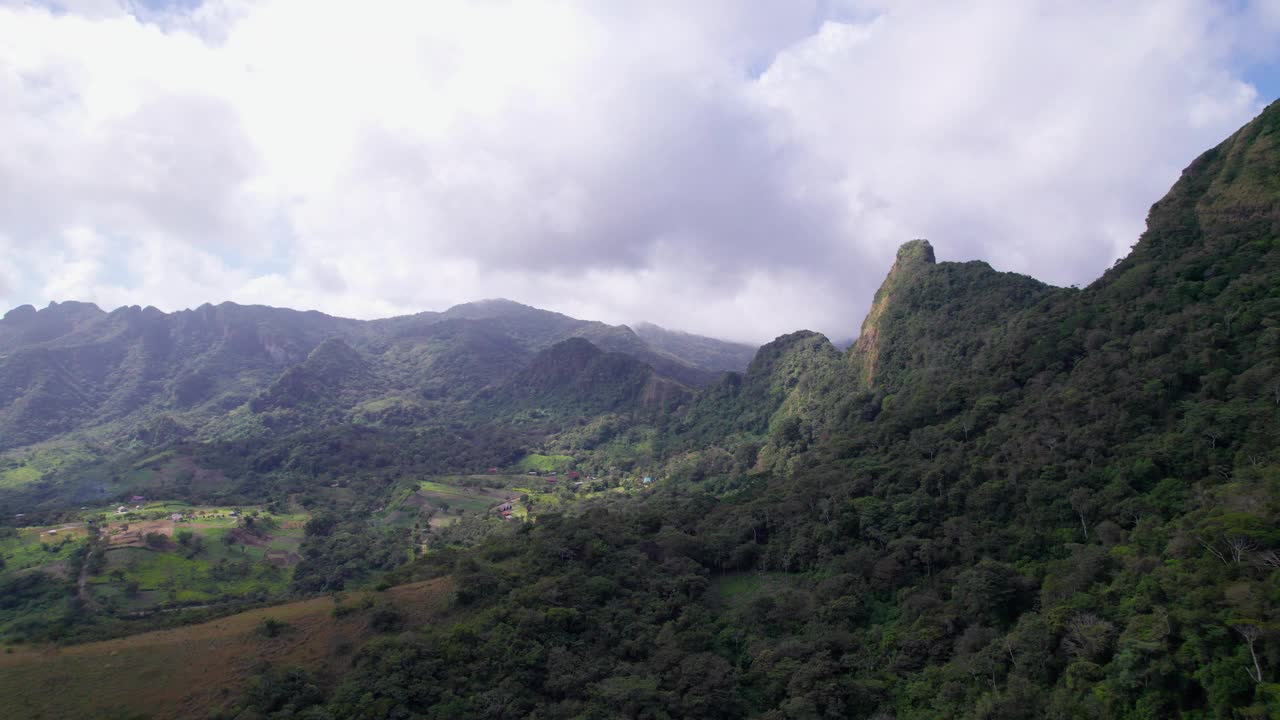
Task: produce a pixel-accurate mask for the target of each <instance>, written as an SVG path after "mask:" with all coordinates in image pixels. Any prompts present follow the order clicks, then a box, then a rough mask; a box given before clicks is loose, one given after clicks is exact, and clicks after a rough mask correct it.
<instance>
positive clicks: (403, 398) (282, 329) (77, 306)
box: [0, 300, 754, 450]
mask: <svg viewBox="0 0 1280 720" xmlns="http://www.w3.org/2000/svg"><path fill="white" fill-rule="evenodd" d="M639 327H640V330H639V331H638V332H637V331H635V330H632V329H631V328H629V327H627V326H625V325H616V326H614V325H606V324H604V323H600V322H591V321H584V320H577V319H574V318H571V317H568V316H566V315H562V314H559V313H553V312H549V311H545V310H539V309H537V308H532V307H528V306H525V305H521V304H518V303H514V302H511V301H507V300H485V301H480V302H475V303H468V304H464V305H458V306H455V307H453V308H450V309H449V310H446V311H444V312H440V313H436V312H424V313H419V314H417V315H410V316H404V317H396V318H389V319H385V320H373V321H357V320H349V319H345V318H338V317H332V316H329V315H324V314H321V313H318V312H299V311H294V310H287V309H279V308H271V307H263V306H242V305H236V304H234V303H222V304H221V305H217V306H214V305H203V306H201V307H199V308H196V309H194V310H186V311H181V312H175V313H164V312H161V311H159V310H156V309H155V308H151V307H148V308H139V307H136V306H134V307H122V308H118V309H116V310H114V311H111V312H104V311H102V310H100V309H99V308H98V307H97V306H95V305H92V304H89V303H81V302H63V303H52V304H50V305H49V306H48V307H46V308H43V309H41V310H36V309H35V308H33V307H31V306H29V305H28V306H22V307H19V308H15V309H13V310H11V311H9V312H8V313H6V314H5V316H4V318H3V319H0V450H2V449H6V448H14V447H19V446H23V445H29V444H32V443H37V442H41V441H45V440H48V439H50V438H54V437H57V436H59V435H62V434H65V433H69V432H73V431H85V430H92V429H95V428H98V429H102V428H104V427H106V426H111V428H110V429H112V430H119V429H122V428H126V427H132V426H137V425H139V424H142V423H145V422H146V421H148V420H150V419H153V418H155V417H156V416H159V415H168V416H169V417H171V418H172V419H174V420H175V421H176V422H177V423H179V424H181V425H186V426H189V427H190V428H191V429H192V430H197V429H199V428H200V427H203V425H204V424H205V423H206V422H207V421H208V419H209V418H212V417H216V416H218V415H220V414H223V413H226V412H229V411H231V410H234V409H235V408H237V407H240V406H248V407H250V408H252V410H253V411H254V412H264V411H269V410H284V409H293V408H299V407H303V406H306V405H307V404H308V403H312V404H314V402H315V401H316V400H317V399H320V398H321V397H323V398H324V400H325V402H326V403H327V404H331V401H332V400H333V399H334V398H335V396H336V397H340V398H341V399H342V401H343V402H344V403H346V406H345V408H344V409H346V410H351V409H353V408H355V407H356V406H359V405H361V404H363V403H377V402H380V401H381V402H382V403H383V404H387V403H388V402H392V401H394V403H395V404H396V406H397V407H403V406H405V405H406V404H407V405H410V406H414V407H418V408H425V407H430V406H433V405H436V406H438V405H442V404H443V405H449V404H457V403H465V402H466V401H468V400H470V399H472V398H474V397H475V396H476V395H477V394H478V393H481V392H482V391H483V392H489V393H498V394H504V393H505V394H506V395H509V396H511V397H513V398H514V397H517V396H520V395H521V393H513V392H512V391H510V390H508V389H504V385H507V384H510V383H513V382H519V383H521V387H522V392H527V391H528V387H527V386H526V385H525V383H527V381H528V377H527V376H528V375H529V374H530V373H531V372H532V373H535V374H536V370H534V369H533V367H531V366H536V365H538V364H539V363H542V364H545V363H546V362H547V360H546V359H540V354H542V353H553V354H555V356H556V357H569V356H572V355H574V350H575V349H577V350H578V351H579V352H581V349H582V344H573V343H569V345H568V346H567V347H563V348H557V347H556V346H557V345H559V344H562V343H566V341H569V340H571V339H581V340H584V341H586V342H588V343H589V344H590V345H591V347H592V348H595V349H598V350H600V351H603V352H605V353H608V355H607V356H606V357H608V358H611V359H612V360H611V363H610V367H611V370H610V372H616V373H620V374H622V375H631V376H634V377H636V378H643V379H642V380H641V381H640V385H645V384H650V383H651V384H652V387H651V388H649V389H648V390H647V391H645V390H644V388H641V387H637V388H635V389H634V392H636V393H643V392H647V393H648V395H649V396H650V397H653V396H654V395H655V394H656V395H661V396H663V397H666V398H669V399H671V400H674V399H677V398H679V397H681V396H683V395H687V394H688V393H689V392H690V391H691V390H693V389H695V388H698V387H702V386H704V385H707V384H709V383H710V382H712V381H714V379H715V378H716V377H717V376H718V375H719V374H720V373H722V372H724V371H732V370H743V369H745V367H746V365H747V363H748V362H749V361H750V358H751V355H752V354H753V353H754V348H751V347H749V346H746V345H742V344H738V343H730V342H725V341H720V340H714V339H711V338H705V337H700V336H696V335H690V334H686V333H678V332H673V331H669V330H664V329H662V328H659V327H657V326H655V325H648V324H645V325H640V326H639ZM579 369H580V370H582V371H588V368H586V367H581V368H579ZM521 371H525V372H524V375H525V376H526V377H518V376H520V374H521ZM600 371H601V367H599V364H598V363H597V366H593V368H592V369H590V372H596V373H599V372H600ZM650 378H651V380H650ZM564 381H565V382H570V380H569V379H567V378H566V379H564ZM655 388H657V389H655ZM622 400H623V399H622V398H619V399H618V402H622Z"/></svg>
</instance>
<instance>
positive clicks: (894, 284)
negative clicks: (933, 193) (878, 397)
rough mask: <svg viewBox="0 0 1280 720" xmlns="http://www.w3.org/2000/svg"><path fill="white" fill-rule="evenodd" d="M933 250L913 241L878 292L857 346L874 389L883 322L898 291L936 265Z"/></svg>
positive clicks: (865, 377) (900, 250)
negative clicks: (926, 269)
mask: <svg viewBox="0 0 1280 720" xmlns="http://www.w3.org/2000/svg"><path fill="white" fill-rule="evenodd" d="M936 262H937V261H936V260H935V259H934V256H933V246H932V245H930V244H929V241H928V240H912V241H910V242H906V243H903V244H902V247H900V248H898V257H897V259H896V260H895V261H894V263H893V267H892V268H890V269H889V274H888V276H886V277H885V279H884V283H883V284H881V285H880V289H879V290H877V291H876V295H875V299H874V300H873V301H872V303H871V310H870V311H869V312H868V313H867V317H866V319H864V320H863V321H862V333H861V334H860V335H859V336H858V339H857V341H855V342H854V344H853V354H854V356H855V357H858V358H861V362H860V366H861V371H862V381H863V383H864V384H866V385H871V383H872V380H874V378H875V372H876V360H877V359H878V356H879V340H880V320H881V318H882V317H883V316H884V314H885V310H886V309H887V308H888V307H889V303H890V302H892V301H893V297H894V294H895V291H896V290H898V289H900V288H901V286H902V285H904V284H906V283H907V282H909V281H910V279H911V278H912V277H913V276H915V275H917V274H918V273H920V272H922V271H923V268H925V267H926V266H930V265H933V264H935V263H936Z"/></svg>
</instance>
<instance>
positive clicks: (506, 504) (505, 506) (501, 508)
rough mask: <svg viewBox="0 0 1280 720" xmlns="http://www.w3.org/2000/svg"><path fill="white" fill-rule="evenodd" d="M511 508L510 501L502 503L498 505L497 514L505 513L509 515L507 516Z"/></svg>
mask: <svg viewBox="0 0 1280 720" xmlns="http://www.w3.org/2000/svg"><path fill="white" fill-rule="evenodd" d="M511 507H512V505H511V501H510V500H508V501H507V502H504V503H502V504H501V505H499V506H498V512H500V513H507V514H508V515H509V514H510V512H509V511H510V510H511Z"/></svg>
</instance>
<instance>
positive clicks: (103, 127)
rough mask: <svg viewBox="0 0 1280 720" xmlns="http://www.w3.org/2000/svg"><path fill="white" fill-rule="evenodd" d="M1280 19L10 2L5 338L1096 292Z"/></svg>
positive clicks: (4, 98) (1092, 4)
mask: <svg viewBox="0 0 1280 720" xmlns="http://www.w3.org/2000/svg"><path fill="white" fill-rule="evenodd" d="M1277 94H1280V0H1223V1H1221V2H1209V1H1207V0H1204V1H1201V0H1126V1H1125V2H1112V1H1110V0H1073V1H1071V2H1062V1H1046V2H1031V1H1030V0H975V1H974V2H963V3H962V2H952V1H950V0H948V1H946V2H941V1H940V2H927V1H924V0H920V1H915V2H905V1H904V2H888V1H887V0H861V1H859V0H849V1H848V2H841V1H840V0H825V1H824V0H813V1H812V2H805V1H801V0H779V1H778V2H763V1H761V0H751V2H730V1H728V0H700V1H699V2H686V1H685V0H673V1H671V2H664V1H661V0H659V1H655V2H644V3H631V2H627V3H622V2H598V1H591V2H572V1H566V2H545V3H534V2H505V1H503V0H469V1H467V2H450V1H448V0H432V2H416V1H413V2H411V1H408V0H404V1H401V2H392V1H385V2H383V1H378V0H361V2H344V3H340V2H325V1H322V0H262V1H260V2H259V1H255V0H208V1H206V2H196V1H194V0H177V1H175V2H154V1H153V2H136V1H124V0H66V1H64V2H51V3H36V2H23V1H18V2H13V1H11V0H0V137H3V138H4V141H3V143H2V144H0V306H5V307H9V306H14V305H18V304H22V303H32V304H36V305H44V304H47V303H48V302H49V301H50V300H68V299H81V300H91V301H94V302H97V303H99V304H100V305H102V306H104V307H108V308H110V307H116V306H119V305H124V304H138V305H148V304H150V305H156V306H158V307H160V308H162V309H165V310H174V309H180V308H184V307H193V306H196V305H199V304H201V303H203V302H206V301H213V302H219V301H222V300H234V301H236V302H241V303H265V304H271V305H283V306H290V307H296V308H307V309H319V310H322V311H325V312H329V313H333V314H338V315H345V316H353V317H366V318H367V317H380V316H387V315H395V314H403V313H410V312H416V311H419V310H425V309H443V308H445V307H447V306H449V305H451V304H454V303H457V302H462V301H467V300H472V299H478V298H484V297H508V298H512V299H515V300H520V301H523V302H527V303H530V304H533V305H538V306H541V307H546V308H551V309H555V310H560V311H562V312H567V313H569V314H572V315H575V316H578V317H585V318H592V319H601V320H606V321H611V322H628V321H633V320H640V319H647V320H651V321H654V322H657V323H659V324H662V325H666V326H669V327H675V328H681V329H685V330H690V331H695V332H701V333H706V334H711V335H716V336H721V337H729V338H734V339H742V340H750V341H763V340H768V339H770V338H772V337H774V336H775V335H777V334H779V333H782V332H786V331H790V330H793V329H797V328H801V327H807V328H812V329H817V330H821V331H823V332H826V333H827V334H829V335H831V336H832V337H836V338H842V337H850V336H853V335H855V334H856V332H857V328H858V325H859V324H860V322H861V319H862V316H863V314H864V313H865V311H866V308H867V305H868V304H869V301H870V298H871V295H872V293H873V292H874V291H875V288H876V287H877V286H878V285H879V282H880V280H881V278H882V277H883V275H884V273H885V271H886V270H887V269H888V267H889V265H890V263H891V262H892V258H893V254H894V251H895V249H896V248H897V246H898V245H899V244H900V243H901V242H903V241H905V240H909V239H911V238H915V237H927V238H929V239H930V240H931V241H932V242H933V244H934V247H935V248H936V249H937V252H938V255H939V258H940V259H943V260H970V259H981V260H986V261H987V262H989V263H991V264H992V265H993V266H995V267H996V268H998V269H1002V270H1013V271H1017V272H1024V273H1028V274H1031V275H1034V276H1036V277H1038V278H1040V279H1042V280H1045V281H1047V282H1051V283H1055V284H1060V285H1066V284H1072V283H1081V284H1083V283H1088V282H1090V281H1091V280H1093V279H1094V278H1096V277H1097V276H1098V275H1099V274H1100V273H1101V272H1102V271H1103V270H1104V269H1105V268H1107V267H1108V266H1110V265H1111V263H1112V262H1113V261H1114V260H1115V259H1116V258H1117V257H1119V256H1120V255H1122V254H1123V253H1124V252H1126V251H1127V249H1128V248H1129V246H1131V245H1132V244H1133V242H1134V241H1135V240H1136V239H1137V237H1138V235H1139V233H1140V232H1141V230H1142V225H1143V219H1144V217H1145V215H1146V211H1147V208H1148V207H1149V206H1150V204H1151V203H1152V202H1154V201H1155V200H1156V199H1158V198H1159V197H1160V196H1161V195H1162V194H1163V193H1164V191H1165V190H1166V189H1167V188H1168V186H1169V185H1170V184H1171V183H1172V182H1173V180H1174V179H1175V178H1176V177H1177V175H1178V172H1179V171H1180V170H1181V169H1182V168H1183V167H1185V166H1186V165H1187V164H1188V163H1189V161H1190V160H1191V159H1192V158H1193V157H1195V156H1196V155H1197V154H1199V153H1200V152H1201V151H1203V150H1205V149H1207V148H1208V147H1210V146H1212V145H1214V144H1216V143H1218V142H1219V141H1221V140H1222V139H1223V138H1224V137H1226V136H1227V135H1228V134H1230V133H1231V132H1232V131H1233V130H1235V129H1236V128H1237V127H1238V126H1240V125H1241V124H1243V123H1244V122H1246V121H1247V120H1248V119H1249V118H1250V117H1252V116H1253V115H1255V114H1256V113H1257V112H1258V111H1259V110H1260V109H1261V108H1262V107H1263V106H1264V105H1265V104H1266V103H1268V102H1270V101H1271V100H1273V99H1275V97H1276V96H1277Z"/></svg>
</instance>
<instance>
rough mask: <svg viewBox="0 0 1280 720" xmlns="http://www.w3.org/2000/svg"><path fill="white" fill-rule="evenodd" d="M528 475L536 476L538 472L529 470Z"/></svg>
mask: <svg viewBox="0 0 1280 720" xmlns="http://www.w3.org/2000/svg"><path fill="white" fill-rule="evenodd" d="M529 474H530V475H537V474H538V471H537V470H530V471H529Z"/></svg>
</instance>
